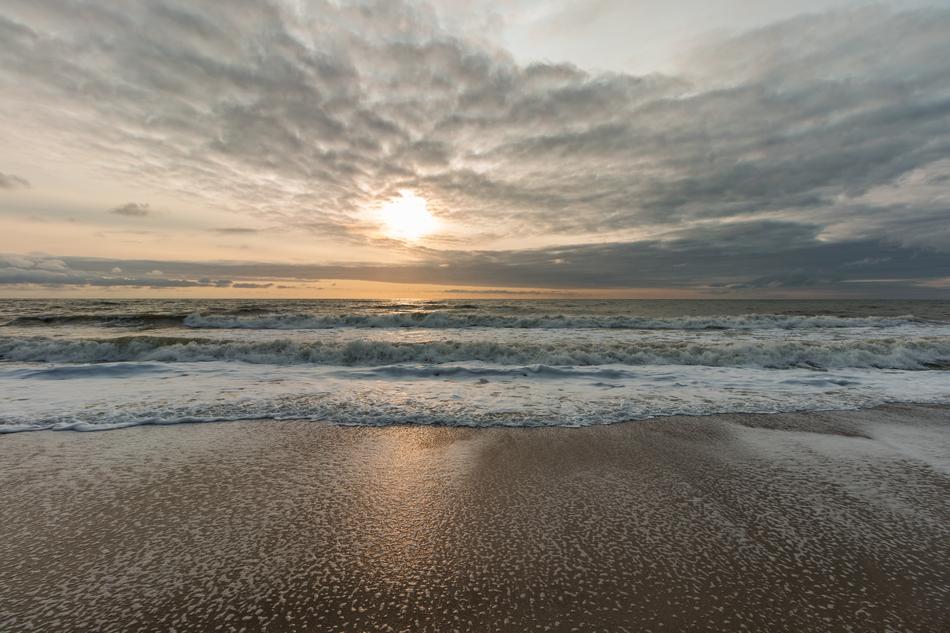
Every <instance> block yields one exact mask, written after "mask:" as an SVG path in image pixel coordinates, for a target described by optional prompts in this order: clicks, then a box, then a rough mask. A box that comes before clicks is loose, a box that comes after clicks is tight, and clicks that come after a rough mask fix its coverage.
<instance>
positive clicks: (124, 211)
mask: <svg viewBox="0 0 950 633" xmlns="http://www.w3.org/2000/svg"><path fill="white" fill-rule="evenodd" d="M109 213H115V214H116V215H124V216H126V217H129V218H143V217H145V216H146V215H148V214H149V213H151V210H150V208H149V205H148V204H143V203H140V202H128V203H126V204H123V205H120V206H118V207H115V208H114V209H111V210H110V211H109Z"/></svg>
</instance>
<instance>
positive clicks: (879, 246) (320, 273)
mask: <svg viewBox="0 0 950 633" xmlns="http://www.w3.org/2000/svg"><path fill="white" fill-rule="evenodd" d="M817 231H818V227H803V226H801V225H798V224H791V223H782V222H769V221H764V222H757V223H750V224H743V225H726V226H722V227H719V229H718V230H709V231H700V230H698V229H697V230H690V231H683V232H680V233H678V234H676V235H672V236H668V237H667V238H665V239H663V240H644V241H639V242H632V243H631V242H615V243H605V244H597V245H584V246H570V247H557V248H542V249H533V250H511V251H437V252H433V253H431V256H430V257H428V258H425V259H424V260H423V261H422V262H419V263H413V264H404V265H386V266H382V265H377V264H361V265H353V264H348V265H296V264H275V263H255V262H243V263H242V262H220V263H215V262H183V261H182V262H174V261H153V260H112V259H95V258H77V257H63V258H60V259H58V260H49V261H52V262H54V264H43V263H42V262H41V263H38V264H35V265H33V268H37V269H38V268H39V267H40V266H46V267H47V268H50V267H52V268H53V269H54V270H52V271H51V272H46V271H42V270H30V269H28V268H27V265H26V264H24V263H22V262H21V263H19V264H18V263H16V261H15V259H16V258H12V259H11V263H10V265H11V266H13V267H18V268H17V269H16V270H13V269H12V268H8V269H0V284H4V283H6V284H10V283H40V284H43V283H58V284H83V283H88V285H146V286H152V287H161V286H162V284H166V285H167V284H173V283H181V284H182V285H206V286H207V285H212V282H211V281H210V279H213V278H227V279H240V280H242V281H239V282H230V281H227V282H221V283H222V284H224V285H225V286H226V287H233V288H264V287H268V286H269V285H270V284H272V283H273V282H274V281H277V280H296V281H311V282H312V281H316V280H332V279H362V280H370V281H379V282H398V283H430V284H445V285H452V286H456V285H458V286H472V287H477V286H484V285H486V280H493V281H492V283H491V285H492V286H494V287H495V288H494V289H492V290H490V291H484V290H481V289H474V290H473V289H469V290H465V289H463V288H459V289H458V290H452V291H451V292H457V293H467V294H479V293H482V292H489V293H491V294H504V293H505V292H506V290H504V289H505V288H506V287H508V288H525V287H527V288H549V289H553V290H557V289H571V288H576V289H584V288H588V289H622V288H674V289H683V290H690V291H695V292H698V293H707V294H709V293H712V294H723V293H728V292H737V291H768V292H779V291H788V290H803V289H805V290H820V291H823V292H824V291H826V292H837V293H839V294H849V295H854V296H873V295H875V294H880V292H884V293H885V294H891V295H894V296H910V295H913V296H927V295H931V296H934V295H935V293H939V292H941V288H943V291H944V292H945V290H946V284H945V281H946V280H947V279H950V253H948V252H945V251H939V250H934V249H929V248H920V247H907V246H902V245H900V244H896V243H893V242H886V241H881V240H857V241H850V242H838V243H823V242H820V241H817V240H815V239H814V235H815V233H816V232H817ZM737 243H741V246H742V247H741V248H737V247H736V244H737ZM869 253H873V256H869V255H868V254H869ZM44 261H46V260H44ZM55 262H59V263H58V264H56V263H55ZM119 269H120V270H121V271H122V275H121V276H118V275H116V274H114V272H113V271H115V270H119ZM156 269H160V270H161V271H163V273H162V274H163V276H164V277H165V278H163V279H155V278H152V277H149V274H150V273H151V272H152V271H154V270H156ZM11 271H12V272H11ZM64 280H65V281H64ZM187 280H198V281H196V282H194V283H191V282H188V283H185V282H187ZM140 282H141V283H140ZM518 294H523V293H521V292H519V293H518ZM936 296H939V294H937V295H936Z"/></svg>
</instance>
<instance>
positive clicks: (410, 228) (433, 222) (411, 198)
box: [379, 190, 439, 240]
mask: <svg viewBox="0 0 950 633" xmlns="http://www.w3.org/2000/svg"><path fill="white" fill-rule="evenodd" d="M379 212H380V217H381V219H382V222H383V226H384V227H385V230H386V235H388V236H389V237H392V238H395V239H399V240H418V239H419V238H421V237H424V236H426V235H428V234H429V233H432V232H433V231H435V230H436V228H437V227H438V224H439V222H438V220H437V219H436V218H435V216H434V215H432V213H430V212H429V209H428V202H426V199H425V198H423V197H421V196H417V195H416V194H414V193H413V192H411V191H407V190H403V191H400V192H399V197H398V198H392V199H391V200H390V201H389V202H387V203H386V204H384V205H383V206H382V208H381V209H380V210H379Z"/></svg>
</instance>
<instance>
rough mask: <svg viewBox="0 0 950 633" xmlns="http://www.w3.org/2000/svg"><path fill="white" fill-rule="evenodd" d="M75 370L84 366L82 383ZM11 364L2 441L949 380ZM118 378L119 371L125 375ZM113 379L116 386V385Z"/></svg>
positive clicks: (912, 393) (474, 422)
mask: <svg viewBox="0 0 950 633" xmlns="http://www.w3.org/2000/svg"><path fill="white" fill-rule="evenodd" d="M83 367H90V368H93V369H90V370H89V371H88V372H86V373H85V374H84V371H83V369H82V368H83ZM102 367H103V366H96V365H91V366H73V367H72V368H71V369H72V370H73V371H71V372H70V373H69V376H68V378H67V377H65V376H64V375H60V376H59V378H60V379H59V380H55V381H51V380H49V376H48V375H44V374H43V372H50V371H53V372H55V371H56V370H57V369H58V366H53V367H45V368H41V367H35V366H32V367H27V366H9V367H6V368H4V369H3V370H2V371H0V402H3V403H4V406H3V409H2V413H0V432H16V431H24V430H37V429H59V430H65V429H72V430H87V431H90V430H106V429H111V428H119V427H124V426H129V425H138V424H175V423H181V422H204V421H217V420H247V419H257V418H276V419H287V418H295V419H309V420H324V421H328V422H332V423H337V424H362V425H387V424H441V425H454V426H497V425H508V426H511V425H515V426H545V425H556V426H586V425H592V424H606V423H612V422H620V421H625V420H637V419H644V418H648V417H654V416H663V415H673V414H686V415H699V414H710V413H724V412H747V413H753V412H760V413H761V412H778V411H791V410H803V409H808V410H818V409H846V408H858V407H866V406H873V405H876V404H880V403H883V402H896V401H908V402H934V403H936V402H950V372H947V371H927V372H908V371H888V372H882V371H878V370H868V369H848V370H836V371H829V372H822V373H816V372H814V371H810V370H804V369H789V370H782V371H776V370H770V369H753V368H733V367H684V366H644V367H636V368H634V367H618V366H611V367H596V368H553V367H538V366H534V367H521V368H513V367H506V366H498V365H488V364H467V365H460V366H452V367H447V368H443V369H442V370H441V371H438V372H434V371H433V370H432V369H431V368H428V367H424V366H414V367H413V366H407V367H386V368H376V369H372V370H367V369H357V368H354V369H349V370H347V369H342V368H336V367H317V368H312V367H301V366H292V367H281V368H278V369H277V371H276V372H275V370H274V369H273V368H271V367H268V366H260V365H248V364H242V363H229V362H211V363H182V364H179V365H176V366H174V368H170V369H167V371H165V372H164V373H162V374H161V380H156V379H155V376H154V375H150V374H149V373H148V372H141V371H138V370H137V369H135V367H134V364H127V363H123V364H110V365H107V366H106V367H108V370H107V371H102ZM126 370H128V371H126ZM120 375H121V376H122V379H121V380H116V377H118V376H120Z"/></svg>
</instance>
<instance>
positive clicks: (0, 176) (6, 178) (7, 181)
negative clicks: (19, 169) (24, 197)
mask: <svg viewBox="0 0 950 633" xmlns="http://www.w3.org/2000/svg"><path fill="white" fill-rule="evenodd" d="M29 187H30V183H29V181H27V180H26V179H25V178H20V177H19V176H15V175H13V174H5V173H3V172H0V189H28V188H29Z"/></svg>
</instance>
